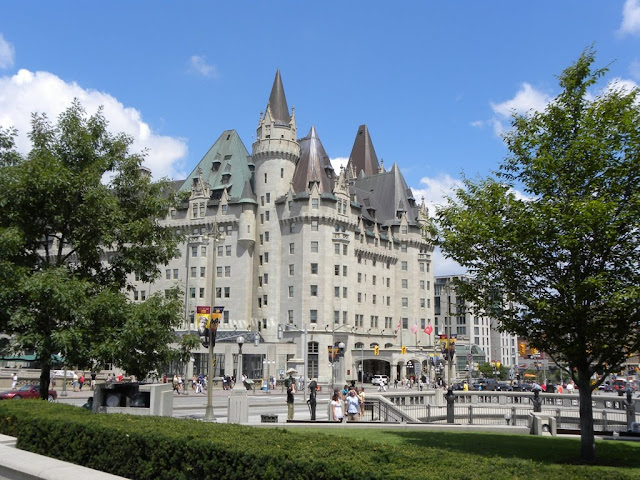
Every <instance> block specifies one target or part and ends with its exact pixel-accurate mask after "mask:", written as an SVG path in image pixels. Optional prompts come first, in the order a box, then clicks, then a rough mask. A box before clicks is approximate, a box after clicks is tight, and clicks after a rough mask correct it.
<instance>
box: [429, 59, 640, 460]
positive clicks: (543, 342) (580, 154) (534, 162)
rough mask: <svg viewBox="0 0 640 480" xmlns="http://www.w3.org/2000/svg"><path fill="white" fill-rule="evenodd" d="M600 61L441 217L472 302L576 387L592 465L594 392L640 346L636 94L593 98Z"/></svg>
mask: <svg viewBox="0 0 640 480" xmlns="http://www.w3.org/2000/svg"><path fill="white" fill-rule="evenodd" d="M594 60H595V54H594V52H593V50H586V51H585V52H584V53H583V54H582V55H581V56H580V58H579V59H578V61H577V62H576V63H575V64H574V65H572V66H570V67H569V68H567V69H566V70H565V71H564V72H563V73H562V75H560V77H559V83H560V87H561V88H562V92H561V93H560V94H559V95H558V96H557V97H556V98H555V99H554V100H553V101H552V102H551V103H549V105H548V106H547V107H546V109H545V110H544V111H543V112H530V113H529V114H526V115H514V118H513V122H512V127H513V128H512V130H510V131H509V132H508V133H507V134H506V135H505V136H504V139H505V142H506V145H507V147H508V149H509V152H510V153H509V155H508V156H507V158H506V159H505V161H504V162H503V163H502V165H501V167H500V170H499V171H498V172H497V173H496V175H495V176H494V177H489V178H487V179H478V180H476V181H471V180H468V179H467V180H465V185H464V188H461V189H459V190H458V191H457V192H456V195H455V197H456V198H452V199H449V200H448V204H447V205H446V206H444V207H443V208H442V209H441V210H439V211H438V213H437V219H438V223H439V229H440V232H439V235H440V236H439V243H440V246H441V248H442V250H443V252H444V253H445V255H446V256H448V257H450V258H453V259H455V260H457V261H458V262H459V263H460V264H462V265H463V266H465V267H467V268H468V269H469V272H470V275H471V276H472V281H470V282H468V283H462V284H460V285H459V288H460V289H461V290H462V292H463V295H464V296H465V298H467V299H470V300H472V301H474V302H475V303H476V305H477V306H478V308H479V309H480V310H483V311H485V312H491V315H493V316H495V317H496V318H498V319H499V320H500V321H501V325H502V328H503V329H505V330H507V331H510V332H513V333H515V334H517V335H519V336H523V337H525V338H527V339H528V341H529V343H530V344H531V345H532V346H533V347H535V348H537V349H539V350H540V351H544V352H546V353H547V354H549V355H550V356H551V357H552V358H553V359H554V360H555V361H556V362H557V363H559V364H561V365H563V366H566V367H567V373H568V374H569V375H570V376H571V378H573V380H574V381H575V382H576V384H577V386H578V389H579V393H580V429H581V437H582V441H581V456H582V459H583V460H584V461H586V462H594V461H595V458H596V457H595V443H594V434H593V411H592V406H591V396H592V391H593V390H594V389H595V388H597V387H598V385H600V383H601V382H602V381H603V380H604V378H605V375H607V374H608V373H610V372H613V371H618V370H620V365H621V364H622V363H623V362H624V361H625V358H626V357H627V355H628V354H629V353H632V352H636V351H638V349H640V335H639V333H640V332H639V324H640V308H639V307H640V268H639V267H640V243H639V242H640V235H638V232H639V227H640V189H639V188H638V185H640V112H639V107H638V90H637V89H631V90H629V89H626V90H625V89H622V88H619V87H615V86H613V88H611V87H609V88H605V89H604V90H603V91H602V93H600V94H597V95H596V94H595V92H592V91H590V88H592V87H595V85H596V84H597V82H598V80H599V79H600V78H602V76H603V75H604V74H605V73H606V71H607V69H597V70H596V69H593V67H592V64H593V62H594ZM516 188H518V189H522V190H523V191H524V193H525V195H526V198H521V197H520V196H517V195H516V194H515V193H514V189H516ZM496 292H500V294H499V295H497V296H496ZM496 298H499V299H502V301H501V302H498V303H501V305H500V304H498V305H496V302H495V299H496ZM594 374H599V375H603V376H602V377H601V378H600V380H599V381H597V382H595V383H594V384H592V383H591V379H592V377H593V376H594Z"/></svg>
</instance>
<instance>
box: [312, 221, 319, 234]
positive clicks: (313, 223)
mask: <svg viewBox="0 0 640 480" xmlns="http://www.w3.org/2000/svg"><path fill="white" fill-rule="evenodd" d="M311 231H312V232H317V231H318V221H317V220H311Z"/></svg>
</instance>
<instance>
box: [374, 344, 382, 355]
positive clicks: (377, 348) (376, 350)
mask: <svg viewBox="0 0 640 480" xmlns="http://www.w3.org/2000/svg"><path fill="white" fill-rule="evenodd" d="M373 354H374V355H380V347H379V346H378V345H374V346H373Z"/></svg>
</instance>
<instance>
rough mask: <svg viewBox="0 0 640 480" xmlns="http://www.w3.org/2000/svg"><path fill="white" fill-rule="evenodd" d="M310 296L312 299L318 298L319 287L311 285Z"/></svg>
mask: <svg viewBox="0 0 640 480" xmlns="http://www.w3.org/2000/svg"><path fill="white" fill-rule="evenodd" d="M310 287H311V288H310V290H309V292H310V294H311V296H312V297H317V296H318V286H317V285H310Z"/></svg>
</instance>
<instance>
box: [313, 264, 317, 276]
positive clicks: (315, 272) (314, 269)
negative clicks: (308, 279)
mask: <svg viewBox="0 0 640 480" xmlns="http://www.w3.org/2000/svg"><path fill="white" fill-rule="evenodd" d="M317 274H318V264H317V263H312V264H311V275H317Z"/></svg>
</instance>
